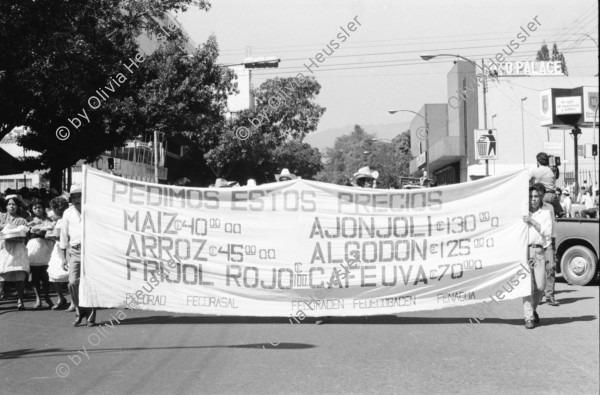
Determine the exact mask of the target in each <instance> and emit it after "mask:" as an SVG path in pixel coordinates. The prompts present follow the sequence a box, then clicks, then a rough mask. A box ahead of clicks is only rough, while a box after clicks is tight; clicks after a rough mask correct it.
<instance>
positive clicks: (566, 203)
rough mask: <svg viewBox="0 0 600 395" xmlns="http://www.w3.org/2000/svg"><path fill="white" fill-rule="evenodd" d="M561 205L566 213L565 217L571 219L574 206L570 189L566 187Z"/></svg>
mask: <svg viewBox="0 0 600 395" xmlns="http://www.w3.org/2000/svg"><path fill="white" fill-rule="evenodd" d="M560 205H561V206H562V208H563V210H564V211H565V217H566V218H571V206H572V205H573V201H572V200H571V196H570V192H569V188H568V187H565V189H563V191H562V198H561V199H560Z"/></svg>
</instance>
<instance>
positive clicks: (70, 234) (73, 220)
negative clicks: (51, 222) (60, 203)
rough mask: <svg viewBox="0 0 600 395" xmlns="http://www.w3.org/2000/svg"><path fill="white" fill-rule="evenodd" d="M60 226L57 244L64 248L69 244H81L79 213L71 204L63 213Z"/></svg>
mask: <svg viewBox="0 0 600 395" xmlns="http://www.w3.org/2000/svg"><path fill="white" fill-rule="evenodd" d="M62 219H63V222H62V227H61V228H60V242H59V246H60V248H62V249H66V248H67V247H69V246H76V245H79V244H81V230H82V229H81V214H79V212H78V211H77V210H76V209H75V207H73V206H71V207H69V208H68V209H66V210H65V212H64V214H63V217H62Z"/></svg>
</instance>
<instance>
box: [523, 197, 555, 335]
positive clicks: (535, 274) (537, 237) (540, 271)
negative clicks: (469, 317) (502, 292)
mask: <svg viewBox="0 0 600 395" xmlns="http://www.w3.org/2000/svg"><path fill="white" fill-rule="evenodd" d="M542 196H544V191H543V190H541V189H540V188H536V187H534V186H532V187H529V214H528V215H525V216H523V221H524V222H525V223H526V224H527V225H529V227H528V244H529V249H528V252H529V253H528V262H529V265H530V267H531V268H532V269H533V270H532V275H531V294H529V295H528V296H524V297H523V313H524V315H525V327H526V328H527V329H533V328H534V327H535V324H537V323H539V322H540V317H539V315H538V313H537V311H536V308H537V305H538V303H539V301H540V296H541V291H542V290H543V289H545V286H546V284H545V282H546V262H545V256H544V246H546V245H548V240H549V239H550V237H551V236H552V217H551V216H550V212H549V211H548V210H542V199H543V198H542Z"/></svg>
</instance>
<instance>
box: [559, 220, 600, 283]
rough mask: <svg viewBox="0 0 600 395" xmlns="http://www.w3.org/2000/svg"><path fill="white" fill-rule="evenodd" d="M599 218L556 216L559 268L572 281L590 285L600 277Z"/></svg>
mask: <svg viewBox="0 0 600 395" xmlns="http://www.w3.org/2000/svg"><path fill="white" fill-rule="evenodd" d="M598 225H599V223H598V219H597V218H596V219H584V218H557V219H556V222H555V226H556V244H555V246H556V259H557V261H558V262H560V265H557V267H556V272H557V273H562V275H563V277H564V278H565V280H566V281H567V282H568V283H569V284H571V285H587V284H589V283H590V282H591V281H592V280H594V279H596V280H598V278H599V277H600V273H599V271H598V256H599V253H600V248H599V246H598V244H599V243H600V241H599V235H598V233H599V229H600V228H599V226H598Z"/></svg>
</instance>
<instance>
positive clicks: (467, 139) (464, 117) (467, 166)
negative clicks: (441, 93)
mask: <svg viewBox="0 0 600 395" xmlns="http://www.w3.org/2000/svg"><path fill="white" fill-rule="evenodd" d="M462 85H463V127H464V129H465V182H467V181H468V180H469V137H468V135H467V77H465V78H463V84H462Z"/></svg>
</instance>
